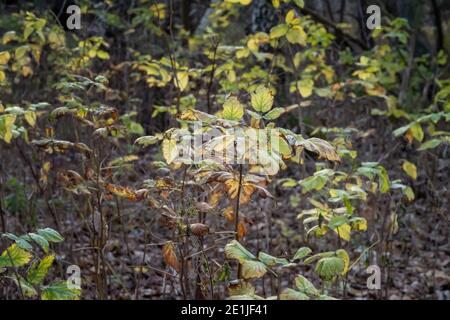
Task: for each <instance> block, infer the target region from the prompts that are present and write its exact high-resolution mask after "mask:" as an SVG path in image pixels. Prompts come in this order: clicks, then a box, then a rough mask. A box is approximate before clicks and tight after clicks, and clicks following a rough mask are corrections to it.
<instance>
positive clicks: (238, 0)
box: [225, 0, 252, 6]
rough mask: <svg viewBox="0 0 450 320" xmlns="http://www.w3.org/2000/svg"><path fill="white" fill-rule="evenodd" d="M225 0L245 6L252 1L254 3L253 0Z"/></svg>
mask: <svg viewBox="0 0 450 320" xmlns="http://www.w3.org/2000/svg"><path fill="white" fill-rule="evenodd" d="M225 2H228V3H239V4H242V5H243V6H248V5H249V4H250V3H252V0H225Z"/></svg>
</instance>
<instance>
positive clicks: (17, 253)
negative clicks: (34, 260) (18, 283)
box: [0, 243, 31, 268]
mask: <svg viewBox="0 0 450 320" xmlns="http://www.w3.org/2000/svg"><path fill="white" fill-rule="evenodd" d="M30 260H31V253H30V252H28V251H26V250H24V249H21V248H19V246H18V245H17V244H16V243H14V244H13V245H11V246H10V247H9V248H7V249H6V250H5V251H3V253H2V255H1V256H0V268H3V267H21V266H24V265H26V264H27V263H28V262H30Z"/></svg>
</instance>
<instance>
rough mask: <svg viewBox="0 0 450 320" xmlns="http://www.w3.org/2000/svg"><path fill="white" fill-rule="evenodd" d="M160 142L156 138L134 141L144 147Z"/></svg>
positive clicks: (146, 137) (143, 138) (150, 137)
mask: <svg viewBox="0 0 450 320" xmlns="http://www.w3.org/2000/svg"><path fill="white" fill-rule="evenodd" d="M158 141H159V138H157V137H155V136H145V137H140V138H137V139H136V141H134V143H135V144H140V145H143V146H144V147H146V146H149V145H152V144H155V143H157V142H158Z"/></svg>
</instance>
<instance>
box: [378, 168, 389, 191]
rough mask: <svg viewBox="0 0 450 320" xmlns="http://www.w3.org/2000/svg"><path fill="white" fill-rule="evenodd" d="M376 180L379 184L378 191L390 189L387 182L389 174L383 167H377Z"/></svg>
mask: <svg viewBox="0 0 450 320" xmlns="http://www.w3.org/2000/svg"><path fill="white" fill-rule="evenodd" d="M378 177H379V179H378V182H379V184H380V191H381V193H386V192H388V191H389V190H390V189H391V184H390V182H389V175H388V173H387V171H386V169H385V168H383V167H381V166H380V167H379V173H378Z"/></svg>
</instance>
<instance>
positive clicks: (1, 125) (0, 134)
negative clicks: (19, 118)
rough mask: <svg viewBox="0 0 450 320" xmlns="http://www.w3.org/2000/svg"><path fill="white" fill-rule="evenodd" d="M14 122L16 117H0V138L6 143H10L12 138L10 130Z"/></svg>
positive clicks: (9, 115) (6, 115) (8, 115)
mask: <svg viewBox="0 0 450 320" xmlns="http://www.w3.org/2000/svg"><path fill="white" fill-rule="evenodd" d="M15 121H16V116H15V115H12V114H5V115H2V116H0V138H1V139H3V140H4V141H5V142H6V143H10V142H11V139H12V137H13V134H12V128H13V125H14V122H15Z"/></svg>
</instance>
